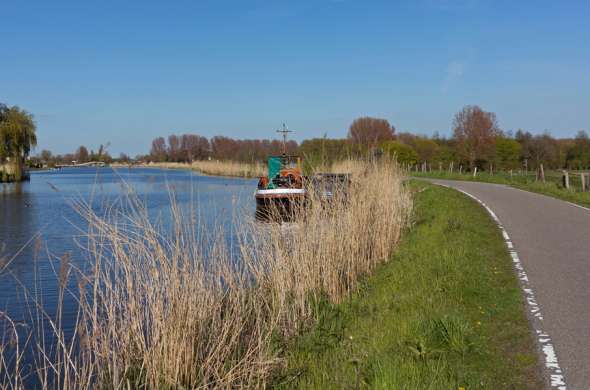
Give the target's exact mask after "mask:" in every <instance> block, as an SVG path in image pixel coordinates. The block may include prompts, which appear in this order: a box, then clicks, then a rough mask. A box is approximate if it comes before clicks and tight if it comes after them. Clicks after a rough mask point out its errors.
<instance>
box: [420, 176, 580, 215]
mask: <svg viewBox="0 0 590 390" xmlns="http://www.w3.org/2000/svg"><path fill="white" fill-rule="evenodd" d="M410 174H411V175H412V176H414V177H427V178H433V179H445V180H461V181H480V182H484V183H495V184H506V185H509V186H512V187H514V188H518V189H521V190H525V191H530V192H536V193H538V194H542V195H547V196H551V197H554V198H557V199H561V200H565V201H568V202H572V203H576V204H578V205H581V206H585V207H590V191H581V188H582V186H581V181H580V177H579V175H575V174H572V173H570V187H571V188H570V189H566V188H564V187H563V185H562V183H561V178H562V176H561V172H555V171H551V172H547V173H546V175H545V176H546V182H545V183H543V182H542V181H540V180H536V178H535V175H534V173H533V174H532V175H528V176H524V175H517V174H514V175H510V174H509V173H507V172H498V173H495V174H493V175H490V174H489V173H486V172H482V173H478V174H477V176H476V177H473V174H459V173H455V172H454V173H449V172H427V173H422V172H410ZM587 180H588V179H587Z"/></svg>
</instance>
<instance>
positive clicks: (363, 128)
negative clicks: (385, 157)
mask: <svg viewBox="0 0 590 390" xmlns="http://www.w3.org/2000/svg"><path fill="white" fill-rule="evenodd" d="M394 133H395V128H394V127H393V126H391V125H390V124H389V122H388V121H387V120H386V119H379V118H371V117H362V118H358V119H355V120H354V122H352V124H351V125H350V128H349V129H348V138H349V139H350V140H351V141H352V142H353V143H355V144H359V145H363V146H366V147H367V148H372V147H375V146H377V144H379V142H382V141H390V140H392V139H393V135H394Z"/></svg>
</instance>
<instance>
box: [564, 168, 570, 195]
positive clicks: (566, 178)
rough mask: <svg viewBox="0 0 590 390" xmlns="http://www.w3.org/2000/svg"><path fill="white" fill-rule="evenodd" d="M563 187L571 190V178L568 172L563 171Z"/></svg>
mask: <svg viewBox="0 0 590 390" xmlns="http://www.w3.org/2000/svg"><path fill="white" fill-rule="evenodd" d="M563 186H564V187H565V188H566V189H568V190H569V189H570V176H569V173H568V171H566V170H564V171H563Z"/></svg>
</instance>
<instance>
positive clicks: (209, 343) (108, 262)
mask: <svg viewBox="0 0 590 390" xmlns="http://www.w3.org/2000/svg"><path fill="white" fill-rule="evenodd" d="M353 164H354V166H355V169H356V171H357V172H360V173H359V174H356V175H354V176H353V183H352V186H351V187H350V188H349V189H348V190H347V191H345V192H342V193H336V194H335V197H334V199H333V200H332V201H331V202H325V201H320V200H319V198H316V201H312V202H310V203H309V204H307V205H306V207H301V208H300V209H297V210H295V213H298V214H299V215H297V220H298V222H297V223H290V224H273V223H269V224H260V223H256V222H255V221H253V220H252V221H247V222H244V223H242V224H240V225H239V226H237V227H235V237H237V238H236V239H235V241H237V242H231V243H228V240H227V237H226V236H224V233H223V231H222V229H219V230H216V231H213V232H211V231H208V232H204V231H203V229H202V228H201V227H200V226H196V225H195V223H194V221H193V219H192V218H190V216H187V213H186V212H185V211H184V210H181V209H180V208H179V207H178V206H177V205H175V204H174V202H172V205H171V215H172V221H173V222H172V225H173V226H172V227H170V226H164V225H162V224H157V223H155V222H154V221H152V220H150V218H148V213H147V210H146V208H145V207H144V205H143V204H142V203H141V202H140V201H139V200H138V199H137V198H135V197H133V196H130V197H128V198H127V200H126V204H125V205H126V206H125V207H124V208H123V209H122V208H120V207H119V208H112V209H110V211H109V212H107V213H105V214H102V215H98V214H96V213H95V212H94V211H93V209H92V208H91V207H90V206H89V205H87V204H85V203H79V204H78V205H77V207H78V209H79V211H80V213H81V214H82V215H83V216H84V217H85V218H86V219H87V220H88V225H89V228H88V234H87V237H86V238H85V240H84V246H85V249H86V250H87V253H88V254H89V260H90V261H91V262H92V264H93V270H92V272H89V273H81V272H80V271H78V270H76V269H74V268H73V267H71V266H69V265H68V264H67V262H65V265H63V264H64V262H62V265H61V268H60V271H59V275H61V277H62V278H63V284H64V285H65V284H66V279H67V278H68V277H70V278H71V277H76V278H77V279H78V280H79V282H78V291H77V292H72V293H75V294H76V296H77V297H78V302H79V306H80V307H79V313H80V315H79V320H78V324H77V327H76V333H75V335H74V337H73V339H71V340H66V339H65V338H64V337H63V332H62V331H61V330H60V329H59V322H58V321H57V320H55V319H53V320H52V319H51V317H50V316H47V315H42V316H41V317H43V318H44V319H45V320H46V321H47V322H48V323H49V324H50V326H51V327H53V328H54V329H55V333H56V335H57V337H56V339H57V341H56V342H54V343H53V345H51V346H50V347H46V346H45V345H40V344H36V343H30V344H29V345H28V346H29V348H31V349H33V350H34V351H33V352H34V353H35V354H36V356H39V359H37V367H35V368H34V369H33V371H32V374H33V375H37V377H38V378H40V380H39V381H40V382H41V383H42V387H45V388H54V387H60V388H94V387H105V388H117V389H118V388H123V387H125V388H140V387H141V388H217V387H223V388H236V387H249V388H261V387H266V386H267V385H268V384H269V382H268V381H269V378H271V377H272V374H273V373H275V372H278V371H280V370H281V369H282V366H283V360H282V356H281V352H280V348H278V347H277V340H281V339H288V338H289V337H292V336H293V335H296V334H298V333H300V332H302V331H305V330H306V329H307V328H308V327H310V326H312V325H313V324H314V323H315V320H316V318H315V315H314V305H316V304H317V303H318V301H319V300H322V299H328V300H329V301H331V302H334V303H338V302H340V301H341V300H342V299H343V298H345V297H347V296H348V295H349V294H350V293H351V292H352V291H353V290H354V289H355V288H356V286H357V285H358V281H359V278H361V277H362V276H363V275H365V274H368V273H370V272H371V271H372V270H373V269H374V268H375V267H376V266H377V265H379V264H381V263H383V262H386V261H388V259H389V258H390V255H391V253H392V251H393V250H394V248H395V246H396V244H397V243H398V241H399V239H400V235H401V234H402V231H403V229H404V227H405V226H406V225H407V223H408V219H409V215H410V213H411V209H412V202H411V197H410V194H409V193H408V191H406V189H405V187H404V186H403V184H402V179H403V178H402V174H401V171H400V170H399V169H398V168H397V166H396V165H395V164H393V163H388V162H381V163H366V162H355V163H353ZM236 248H237V249H236ZM236 254H239V256H236ZM64 267H65V268H64ZM0 343H1V339H0ZM39 349H41V351H39ZM4 350H5V349H3V348H2V347H0V363H1V362H2V360H1V358H2V356H3V355H2V353H3V351H4ZM6 366H10V364H7V365H6ZM20 375H22V373H21V372H14V376H12V379H14V378H15V377H16V379H14V380H13V381H11V382H5V383H2V382H1V381H0V387H3V388H14V387H18V383H22V382H19V379H18V377H19V376H20ZM0 379H1V378H0ZM14 383H16V384H17V386H14V385H13V384H14Z"/></svg>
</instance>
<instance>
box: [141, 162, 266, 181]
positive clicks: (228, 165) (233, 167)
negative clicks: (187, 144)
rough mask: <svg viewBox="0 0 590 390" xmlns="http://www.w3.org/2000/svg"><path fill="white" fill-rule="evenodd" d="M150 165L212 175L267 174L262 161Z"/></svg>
mask: <svg viewBox="0 0 590 390" xmlns="http://www.w3.org/2000/svg"><path fill="white" fill-rule="evenodd" d="M148 166H150V167H159V168H168V169H192V170H194V171H197V172H200V173H203V174H205V175H212V176H231V177H260V176H264V175H265V174H266V168H265V166H264V164H261V163H242V162H236V161H218V160H211V161H208V160H198V161H193V162H192V163H190V164H189V163H174V162H164V163H150V164H148Z"/></svg>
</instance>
